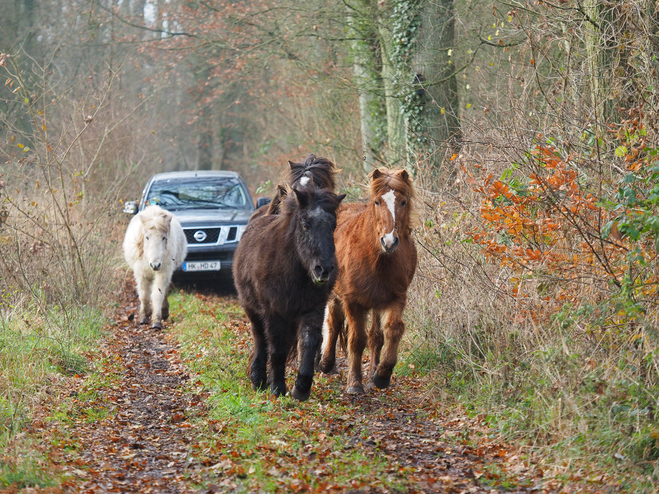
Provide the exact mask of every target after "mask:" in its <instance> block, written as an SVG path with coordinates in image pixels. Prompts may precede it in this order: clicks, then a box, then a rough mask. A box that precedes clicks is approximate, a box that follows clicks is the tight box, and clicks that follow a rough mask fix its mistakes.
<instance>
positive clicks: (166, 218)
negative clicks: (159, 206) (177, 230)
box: [163, 214, 173, 230]
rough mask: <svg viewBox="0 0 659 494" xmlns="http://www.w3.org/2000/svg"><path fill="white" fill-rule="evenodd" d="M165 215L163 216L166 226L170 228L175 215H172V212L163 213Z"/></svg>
mask: <svg viewBox="0 0 659 494" xmlns="http://www.w3.org/2000/svg"><path fill="white" fill-rule="evenodd" d="M163 216H164V218H163V223H164V224H165V226H166V227H167V229H168V230H169V227H170V225H171V224H172V218H173V216H172V215H171V214H165V215H163Z"/></svg>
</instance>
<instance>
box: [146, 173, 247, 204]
mask: <svg viewBox="0 0 659 494" xmlns="http://www.w3.org/2000/svg"><path fill="white" fill-rule="evenodd" d="M146 204H148V205H152V204H156V205H158V206H160V207H161V208H164V209H167V210H169V211H179V210H182V209H227V208H229V209H235V208H238V209H249V199H248V198H247V195H246V193H245V189H244V188H243V186H242V184H241V182H240V180H239V179H237V178H231V177H190V178H185V179H166V180H158V181H156V182H153V184H151V188H150V189H149V194H148V196H147V198H146Z"/></svg>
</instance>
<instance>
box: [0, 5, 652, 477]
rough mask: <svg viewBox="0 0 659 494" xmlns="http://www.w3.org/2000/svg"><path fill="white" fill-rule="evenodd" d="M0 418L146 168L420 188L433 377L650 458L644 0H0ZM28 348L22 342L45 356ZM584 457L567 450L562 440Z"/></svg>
mask: <svg viewBox="0 0 659 494" xmlns="http://www.w3.org/2000/svg"><path fill="white" fill-rule="evenodd" d="M0 12H2V17H1V18H0V71H1V72H2V80H0V82H2V85H0V290H1V294H0V444H2V441H7V440H8V438H10V437H12V435H14V434H15V433H16V432H17V431H19V430H20V428H21V426H22V424H23V423H24V422H25V421H26V420H28V419H29V410H30V403H31V400H32V399H33V397H34V396H35V394H37V393H38V392H39V390H40V389H41V388H42V387H43V385H44V383H45V382H49V380H53V379H55V380H56V379H57V375H58V374H67V373H75V372H76V371H77V369H78V368H80V366H82V365H84V358H83V357H82V356H81V355H82V353H83V352H84V349H85V348H86V347H88V346H90V345H93V341H94V339H95V338H97V337H98V335H99V334H100V327H101V326H102V324H103V322H102V321H103V313H104V310H105V309H107V306H108V304H110V303H112V298H111V297H112V288H113V286H114V283H116V281H115V278H116V276H115V275H114V274H113V273H115V271H116V267H117V266H118V265H120V260H119V255H118V251H119V248H118V246H119V244H120V242H121V239H122V235H123V231H124V228H125V219H122V218H121V215H120V210H121V201H123V200H128V199H135V198H137V197H139V194H140V191H141V187H142V186H143V184H144V183H145V181H146V179H147V178H148V177H149V176H150V175H151V174H153V173H155V172H159V171H164V170H183V169H233V170H237V171H239V172H240V173H241V174H242V175H243V177H244V178H245V179H246V180H247V182H248V184H249V185H250V187H251V188H252V191H253V192H257V193H258V194H259V195H265V194H269V193H270V192H271V190H272V186H273V184H275V183H276V182H277V180H278V178H279V176H280V173H281V170H282V169H283V168H284V167H285V163H286V160H287V159H293V160H300V159H303V158H304V157H306V155H307V154H308V153H311V152H313V153H315V154H317V155H320V156H325V157H328V158H330V159H332V160H333V161H334V162H336V163H337V164H338V165H339V167H340V168H342V170H343V171H342V173H341V174H340V182H341V187H342V189H343V191H344V192H347V193H348V194H349V197H350V199H352V200H357V199H358V198H359V197H360V196H362V195H363V188H362V186H363V185H364V183H365V181H366V175H367V173H368V172H369V171H370V170H371V169H372V167H374V166H389V167H405V168H407V169H408V170H410V171H411V172H412V174H413V175H414V177H415V183H416V186H417V192H418V201H417V228H416V230H415V237H416V240H417V245H418V247H419V251H420V252H421V260H420V266H419V271H418V274H417V277H416V280H415V284H414V287H413V289H412V293H411V295H410V304H409V307H408V309H407V320H408V336H407V344H408V346H409V348H410V349H411V351H412V352H413V355H414V356H415V357H414V358H415V359H416V362H417V363H416V364H415V367H416V368H417V369H420V370H421V369H423V370H424V371H430V372H432V374H433V376H434V380H433V382H434V383H435V385H434V387H433V388H432V389H431V390H430V391H431V392H432V393H434V394H436V395H440V396H443V397H445V399H447V400H452V401H453V402H458V403H462V404H463V405H465V406H466V407H467V408H468V409H469V410H471V411H473V413H475V414H485V415H486V416H487V418H488V421H489V422H490V424H491V425H492V426H493V427H494V430H498V431H499V432H500V433H503V434H505V435H506V436H507V437H508V438H511V439H515V440H518V441H521V442H523V443H524V444H526V445H527V447H528V448H529V449H531V450H534V451H539V452H542V453H546V454H548V455H550V456H552V457H553V458H555V459H557V461H559V462H564V464H565V465H566V469H568V470H569V468H570V465H573V464H574V465H579V464H580V462H582V461H585V460H588V461H596V462H599V463H601V464H602V465H604V466H605V467H606V468H610V469H613V470H619V471H625V472H628V473H629V472H631V473H630V475H632V477H634V478H635V479H636V480H634V481H633V482H638V485H645V486H648V485H652V482H653V479H654V481H656V479H657V475H658V474H659V466H658V464H657V459H658V458H659V424H658V423H657V417H656V413H657V407H658V405H659V403H658V396H659V367H658V364H659V361H658V359H659V354H658V346H657V345H658V342H659V332H658V331H657V315H658V307H657V302H658V301H659V294H658V293H657V289H658V287H659V265H658V264H659V260H658V258H657V249H658V248H659V217H657V204H658V203H659V162H658V160H657V151H658V148H657V146H658V145H659V144H658V139H659V135H658V128H657V126H658V124H659V122H658V120H657V111H656V110H657V105H658V104H659V98H658V97H657V88H656V85H657V83H658V82H659V74H658V73H657V68H658V67H659V61H658V60H657V54H658V53H659V7H658V5H657V3H656V2H655V1H653V0H617V1H614V0H612V1H597V0H553V1H541V0H489V1H480V0H380V1H378V2H376V1H371V0H342V1H339V0H325V1H323V0H309V1H305V2H296V1H291V0H278V1H267V0H256V1H240V2H230V1H227V2H220V1H216V0H207V1H184V0H148V1H144V0H68V1H59V0H58V1H54V0H0ZM35 354H36V355H38V356H39V358H38V359H35V358H34V355H35ZM575 468H576V467H575Z"/></svg>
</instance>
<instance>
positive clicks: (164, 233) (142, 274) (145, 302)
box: [124, 206, 188, 329]
mask: <svg viewBox="0 0 659 494" xmlns="http://www.w3.org/2000/svg"><path fill="white" fill-rule="evenodd" d="M187 250H188V243H187V241H186V239H185V233H183V228H181V224H180V223H179V222H178V220H177V219H176V217H174V215H173V214H172V213H170V212H169V211H166V210H164V209H162V208H161V207H160V206H148V207H146V208H145V209H144V211H142V212H141V213H138V214H137V215H136V216H135V217H134V218H133V219H132V220H130V223H129V225H128V229H127V230H126V237H125V238H124V258H125V259H126V262H127V263H128V265H129V266H130V268H131V269H132V270H133V274H134V275H135V281H136V283H137V294H138V295H139V297H140V324H148V323H149V318H150V317H151V315H152V314H153V321H152V323H151V327H152V328H158V329H161V328H162V321H163V319H167V317H168V316H169V303H168V302H167V288H168V287H169V283H170V281H171V280H172V275H173V274H174V270H175V269H176V268H177V267H179V266H180V265H181V264H182V263H183V260H184V259H185V255H186V254H187Z"/></svg>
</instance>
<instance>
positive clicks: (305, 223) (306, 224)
mask: <svg viewBox="0 0 659 494" xmlns="http://www.w3.org/2000/svg"><path fill="white" fill-rule="evenodd" d="M302 229H303V230H308V229H309V223H307V222H304V223H302Z"/></svg>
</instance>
